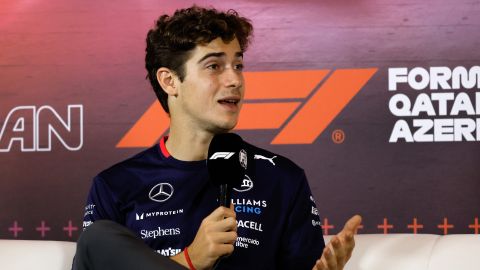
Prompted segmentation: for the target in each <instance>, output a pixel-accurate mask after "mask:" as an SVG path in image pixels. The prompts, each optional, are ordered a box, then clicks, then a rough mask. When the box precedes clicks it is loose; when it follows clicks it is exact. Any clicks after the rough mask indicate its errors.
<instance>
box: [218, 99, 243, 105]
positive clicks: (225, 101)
mask: <svg viewBox="0 0 480 270" xmlns="http://www.w3.org/2000/svg"><path fill="white" fill-rule="evenodd" d="M238 102H240V100H239V99H221V100H219V101H218V103H220V104H224V105H237V104H238Z"/></svg>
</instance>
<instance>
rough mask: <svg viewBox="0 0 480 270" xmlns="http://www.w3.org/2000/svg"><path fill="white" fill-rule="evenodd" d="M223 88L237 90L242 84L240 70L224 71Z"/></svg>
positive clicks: (228, 69) (230, 69)
mask: <svg viewBox="0 0 480 270" xmlns="http://www.w3.org/2000/svg"><path fill="white" fill-rule="evenodd" d="M225 73H226V74H225V86H227V87H232V88H238V87H240V86H242V84H243V73H242V71H241V70H235V69H234V68H227V69H226V70H225Z"/></svg>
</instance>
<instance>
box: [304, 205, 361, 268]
mask: <svg viewBox="0 0 480 270" xmlns="http://www.w3.org/2000/svg"><path fill="white" fill-rule="evenodd" d="M361 223H362V217H360V216H359V215H355V216H353V217H352V218H350V219H349V220H348V221H347V223H345V226H344V227H343V230H342V231H341V232H340V233H338V234H337V235H335V236H334V237H332V239H331V240H330V242H329V243H328V244H327V246H326V247H325V249H324V250H323V253H322V256H321V257H320V259H318V260H317V262H316V263H315V265H314V266H313V269H312V270H343V267H344V266H345V264H346V263H347V261H348V260H349V259H350V257H351V256H352V251H353V247H355V239H354V238H353V236H354V235H355V234H356V233H357V230H358V226H360V224H361Z"/></svg>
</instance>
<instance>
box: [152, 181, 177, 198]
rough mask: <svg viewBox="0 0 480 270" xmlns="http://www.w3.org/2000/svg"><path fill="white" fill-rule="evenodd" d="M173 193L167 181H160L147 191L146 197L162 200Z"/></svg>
mask: <svg viewBox="0 0 480 270" xmlns="http://www.w3.org/2000/svg"><path fill="white" fill-rule="evenodd" d="M172 195H173V187H172V185H170V184H169V183H160V184H158V185H156V186H154V187H153V188H152V189H151V190H150V192H149V193H148V197H149V198H150V200H152V201H156V202H164V201H166V200H168V199H170V197H172Z"/></svg>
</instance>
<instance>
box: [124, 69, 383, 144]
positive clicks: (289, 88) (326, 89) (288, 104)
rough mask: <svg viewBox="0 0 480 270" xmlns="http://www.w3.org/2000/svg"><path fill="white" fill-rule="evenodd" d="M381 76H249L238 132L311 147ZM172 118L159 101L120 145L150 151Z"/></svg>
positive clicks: (361, 72)
mask: <svg viewBox="0 0 480 270" xmlns="http://www.w3.org/2000/svg"><path fill="white" fill-rule="evenodd" d="M376 72H377V68H366V69H337V70H334V71H331V70H302V71H270V72H245V73H244V75H245V84H246V92H245V102H244V104H243V107H242V112H241V114H240V119H239V122H238V124H237V126H236V128H235V129H236V130H263V129H274V130H278V134H277V135H276V136H275V138H274V139H273V140H272V141H271V143H272V144H311V143H313V142H314V141H315V140H316V139H317V137H318V136H320V134H321V133H322V132H323V131H324V130H325V129H326V128H327V127H328V125H329V124H330V123H331V122H332V121H333V120H334V119H335V117H336V116H337V115H338V114H339V113H340V112H341V111H342V110H343V109H344V108H345V107H346V106H347V104H348V103H349V102H350V101H351V99H352V98H353V97H354V96H355V95H356V94H357V93H358V92H359V91H360V90H361V89H362V87H363V86H364V85H365V84H366V83H367V82H368V81H369V80H370V78H371V77H372V76H373V75H374V74H375V73H376ZM168 126H169V118H168V116H167V114H166V113H165V112H164V111H163V109H162V108H161V106H160V104H159V102H157V101H155V102H153V104H152V105H151V106H150V107H149V108H148V109H147V111H146V112H145V113H144V114H143V115H142V116H141V117H140V119H138V120H137V122H136V123H135V124H134V125H133V126H132V128H131V129H130V130H129V131H128V132H127V133H126V134H125V135H124V136H123V138H121V140H120V141H119V142H118V144H117V147H118V148H126V147H148V146H151V145H152V144H155V143H156V142H157V141H158V139H159V138H160V137H161V136H162V135H163V134H164V133H165V132H166V131H167V129H168Z"/></svg>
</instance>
